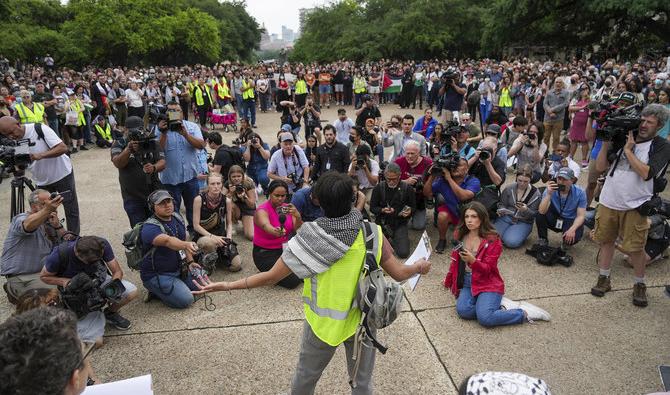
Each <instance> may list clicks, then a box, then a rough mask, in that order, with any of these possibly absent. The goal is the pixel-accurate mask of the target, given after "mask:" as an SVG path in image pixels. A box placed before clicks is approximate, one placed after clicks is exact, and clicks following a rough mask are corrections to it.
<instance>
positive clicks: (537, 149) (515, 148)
mask: <svg viewBox="0 0 670 395" xmlns="http://www.w3.org/2000/svg"><path fill="white" fill-rule="evenodd" d="M543 134H544V126H543V125H542V123H541V122H539V121H535V122H533V123H531V124H530V125H528V129H526V131H525V132H524V133H522V134H521V135H519V137H517V138H516V140H514V143H512V147H511V148H510V149H509V151H508V152H507V157H511V156H514V155H516V158H517V163H516V166H517V168H521V167H523V166H525V165H530V168H531V169H533V178H532V179H531V180H530V182H531V183H532V184H535V183H536V182H538V181H540V178H541V177H542V161H543V160H544V154H545V153H546V152H547V145H546V144H545V143H543V142H542V136H543Z"/></svg>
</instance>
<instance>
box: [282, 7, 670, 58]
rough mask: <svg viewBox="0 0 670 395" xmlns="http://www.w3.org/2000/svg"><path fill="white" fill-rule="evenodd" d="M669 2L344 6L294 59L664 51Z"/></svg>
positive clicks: (318, 25) (314, 21)
mask: <svg viewBox="0 0 670 395" xmlns="http://www.w3.org/2000/svg"><path fill="white" fill-rule="evenodd" d="M669 18H670V3H669V2H668V1H667V0H665V1H664V0H583V1H577V0H552V1H547V0H545V1H538V0H490V1H484V0H471V1H468V0H366V1H355V0H342V1H339V2H335V3H332V4H330V5H328V6H324V7H319V8H316V9H315V10H314V11H313V12H311V13H310V14H309V15H308V17H307V20H306V23H305V26H304V30H303V33H302V36H301V37H300V39H299V40H298V41H297V42H296V44H295V49H294V51H293V54H292V59H295V60H304V61H311V60H317V61H332V60H335V59H342V58H345V59H352V60H371V59H379V58H395V59H398V58H399V59H428V58H433V57H445V56H446V57H462V56H497V55H500V54H501V53H502V52H503V50H504V49H505V48H506V47H509V46H516V47H518V46H522V47H523V46H546V47H551V48H555V49H559V50H560V49H571V48H583V49H586V50H591V49H592V47H593V46H594V45H597V46H598V47H599V48H600V49H601V50H604V51H607V52H608V53H610V54H616V53H619V54H622V55H636V54H638V53H639V52H640V51H643V50H645V49H648V48H654V47H656V48H658V47H661V46H663V45H667V44H668V40H669V38H670V23H669V21H668V20H669Z"/></svg>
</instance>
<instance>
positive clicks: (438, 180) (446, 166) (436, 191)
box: [423, 152, 481, 254]
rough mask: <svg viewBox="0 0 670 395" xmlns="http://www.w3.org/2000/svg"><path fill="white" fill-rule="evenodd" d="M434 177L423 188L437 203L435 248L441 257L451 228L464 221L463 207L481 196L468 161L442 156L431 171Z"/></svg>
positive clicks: (453, 155)
mask: <svg viewBox="0 0 670 395" xmlns="http://www.w3.org/2000/svg"><path fill="white" fill-rule="evenodd" d="M429 174H430V175H429V176H428V179H427V180H426V181H425V182H424V185H423V195H424V196H425V197H427V198H432V197H433V196H434V195H438V196H437V197H436V200H435V207H436V210H437V212H438V214H437V229H438V234H439V237H440V239H439V241H438V243H437V246H436V247H435V252H436V253H438V254H442V253H444V250H445V249H446V248H447V230H448V229H449V225H450V224H453V225H454V226H456V225H457V224H458V222H459V220H460V214H459V213H460V206H461V204H462V203H465V202H467V201H470V200H472V199H473V198H474V197H475V195H477V193H479V190H480V189H481V188H480V184H479V180H478V179H477V177H474V176H471V175H468V161H467V160H466V159H465V158H463V157H460V156H458V153H456V152H452V153H449V154H446V155H440V158H439V159H438V160H436V161H435V163H433V166H431V168H430V173H429Z"/></svg>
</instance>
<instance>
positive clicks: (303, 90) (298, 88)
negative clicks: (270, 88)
mask: <svg viewBox="0 0 670 395" xmlns="http://www.w3.org/2000/svg"><path fill="white" fill-rule="evenodd" d="M295 94H296V95H305V94H307V83H306V82H305V80H298V81H296V83H295Z"/></svg>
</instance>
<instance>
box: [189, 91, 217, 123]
mask: <svg viewBox="0 0 670 395" xmlns="http://www.w3.org/2000/svg"><path fill="white" fill-rule="evenodd" d="M193 97H194V98H195V107H196V109H197V110H198V120H199V122H200V126H202V127H204V126H205V125H206V124H207V113H208V112H212V109H214V108H215V107H216V101H215V100H214V95H213V93H212V90H211V89H210V87H209V86H208V85H207V84H205V81H204V80H201V81H198V85H196V86H195V87H194V88H193Z"/></svg>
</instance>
